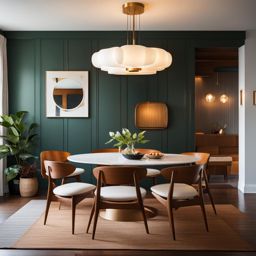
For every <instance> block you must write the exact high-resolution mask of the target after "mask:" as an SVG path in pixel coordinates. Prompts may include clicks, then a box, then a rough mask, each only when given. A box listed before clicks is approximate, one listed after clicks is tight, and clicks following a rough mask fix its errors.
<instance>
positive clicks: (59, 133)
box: [28, 39, 65, 150]
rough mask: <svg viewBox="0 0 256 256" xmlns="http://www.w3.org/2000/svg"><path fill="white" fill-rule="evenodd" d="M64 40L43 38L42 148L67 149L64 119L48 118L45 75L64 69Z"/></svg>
mask: <svg viewBox="0 0 256 256" xmlns="http://www.w3.org/2000/svg"><path fill="white" fill-rule="evenodd" d="M63 60H64V57H63V40H61V39H42V41H41V77H42V79H41V122H40V125H41V149H42V150H46V149H59V150H65V146H64V132H63V124H64V120H63V119H60V118H59V119H58V118H46V114H45V110H46V107H45V76H46V73H45V72H46V71H59V70H64V65H63V63H64V61H63ZM28 93H29V92H28Z"/></svg>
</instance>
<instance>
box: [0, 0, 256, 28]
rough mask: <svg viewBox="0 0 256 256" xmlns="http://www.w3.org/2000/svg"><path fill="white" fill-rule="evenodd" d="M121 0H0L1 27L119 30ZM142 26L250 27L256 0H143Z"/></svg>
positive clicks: (253, 24)
mask: <svg viewBox="0 0 256 256" xmlns="http://www.w3.org/2000/svg"><path fill="white" fill-rule="evenodd" d="M124 2H126V1H123V0H22V1H21V0H0V29H2V30H10V31H11V30H50V31H54V30H59V31H63V30H70V31H87V30H88V31H97V30H106V31H109V30H111V31H112V30H121V31H123V30H124V28H125V27H126V19H124V17H123V14H122V12H121V7H122V3H124ZM142 2H143V3H144V4H145V8H146V12H145V14H143V15H142V16H141V24H142V27H141V30H176V31H178V30H179V31H182V30H183V31H184V30H210V31H213V30H255V29H256V22H255V10H256V0H225V1H224V0H145V1H142Z"/></svg>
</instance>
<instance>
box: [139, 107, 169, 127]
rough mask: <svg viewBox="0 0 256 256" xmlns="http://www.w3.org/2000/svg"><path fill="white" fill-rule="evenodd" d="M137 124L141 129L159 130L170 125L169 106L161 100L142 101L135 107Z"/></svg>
mask: <svg viewBox="0 0 256 256" xmlns="http://www.w3.org/2000/svg"><path fill="white" fill-rule="evenodd" d="M135 125H136V127H138V128H140V129H149V130H157V129H164V128H167V126H168V108H167V105H166V104H165V103H161V102H142V103H139V104H137V105H136V108H135Z"/></svg>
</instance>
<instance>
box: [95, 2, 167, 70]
mask: <svg viewBox="0 0 256 256" xmlns="http://www.w3.org/2000/svg"><path fill="white" fill-rule="evenodd" d="M143 12H144V4H142V3H138V2H128V3H125V4H124V5H123V13H124V14H126V15H128V17H130V18H131V19H132V30H131V31H130V34H131V40H127V45H123V46H121V47H111V48H107V49H102V50H100V51H98V52H95V53H94V54H93V55H92V64H93V66H95V67H96V68H100V69H101V70H102V71H106V72H108V73H109V74H113V75H153V74H156V73H157V72H158V71H162V70H164V69H166V68H168V67H169V66H170V65H171V64H172V55H171V54H170V53H169V52H167V51H165V50H163V49H160V48H149V47H146V46H143V45H137V44H136V40H135V36H136V32H135V26H136V24H135V20H136V19H135V16H137V15H140V14H142V13H143ZM127 31H128V25H127Z"/></svg>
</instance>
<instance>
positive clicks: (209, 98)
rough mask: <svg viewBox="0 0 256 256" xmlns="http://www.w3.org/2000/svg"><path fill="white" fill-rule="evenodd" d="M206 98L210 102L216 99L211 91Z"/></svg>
mask: <svg viewBox="0 0 256 256" xmlns="http://www.w3.org/2000/svg"><path fill="white" fill-rule="evenodd" d="M205 100H206V101H207V102H209V103H211V102H214V101H215V96H214V95H213V94H211V93H208V94H206V96H205Z"/></svg>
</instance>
